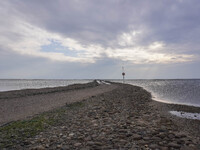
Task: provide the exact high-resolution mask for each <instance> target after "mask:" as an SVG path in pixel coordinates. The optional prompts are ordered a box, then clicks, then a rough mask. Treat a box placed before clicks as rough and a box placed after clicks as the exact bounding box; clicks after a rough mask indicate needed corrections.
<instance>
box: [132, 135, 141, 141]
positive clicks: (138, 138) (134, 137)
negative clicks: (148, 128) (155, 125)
mask: <svg viewBox="0 0 200 150" xmlns="http://www.w3.org/2000/svg"><path fill="white" fill-rule="evenodd" d="M132 137H133V140H141V139H142V136H141V135H138V134H133V136H132Z"/></svg>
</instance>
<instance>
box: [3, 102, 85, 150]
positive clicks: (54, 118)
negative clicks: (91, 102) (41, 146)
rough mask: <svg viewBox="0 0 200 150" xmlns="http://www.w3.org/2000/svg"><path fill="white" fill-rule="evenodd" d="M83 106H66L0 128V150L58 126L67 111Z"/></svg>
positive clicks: (74, 104)
mask: <svg viewBox="0 0 200 150" xmlns="http://www.w3.org/2000/svg"><path fill="white" fill-rule="evenodd" d="M84 105H85V104H84V103H83V102H75V103H72V104H66V106H65V107H61V108H59V109H56V110H53V111H50V112H44V113H42V114H39V115H37V116H35V117H33V118H32V119H28V120H20V121H15V122H11V123H9V124H7V125H5V126H2V127H0V149H2V148H10V147H12V146H14V145H16V144H19V143H20V144H21V143H24V142H25V140H26V139H27V138H30V137H33V136H35V135H37V134H38V133H40V132H42V131H44V130H45V129H47V128H48V127H51V126H54V125H56V124H58V123H59V120H62V119H63V117H64V115H63V114H64V113H65V112H66V111H67V110H72V109H78V108H80V107H83V106H84Z"/></svg>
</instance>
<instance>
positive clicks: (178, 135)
mask: <svg viewBox="0 0 200 150" xmlns="http://www.w3.org/2000/svg"><path fill="white" fill-rule="evenodd" d="M108 86H109V85H108ZM151 101H152V100H151V94H150V93H148V92H147V91H145V90H144V89H142V88H140V87H135V86H131V85H125V84H124V85H122V84H118V88H116V89H114V90H113V91H110V92H106V93H103V94H99V95H97V96H92V97H90V98H88V99H85V100H83V101H82V103H84V106H82V107H78V108H74V109H70V108H68V106H67V105H66V106H65V109H66V112H65V114H63V115H62V116H61V117H60V119H59V121H58V122H57V124H56V125H55V126H52V127H51V128H49V129H47V130H45V131H43V132H41V133H40V134H38V135H37V136H35V137H31V138H28V139H26V140H25V141H24V143H20V144H18V145H15V146H14V147H13V149H31V150H44V149H60V150H71V149H77V150H88V149H95V150H98V149H99V150H102V149H105V150H107V149H113V150H114V149H120V150H126V149H131V150H137V149H138V150H140V149H146V150H151V149H152V150H177V149H178V150H179V149H180V150H190V149H191V150H197V149H200V142H199V139H195V138H194V137H191V136H188V135H187V134H186V133H182V132H181V131H180V130H179V128H178V126H177V125H176V124H175V123H174V122H173V121H172V120H170V118H167V117H165V116H162V115H161V114H160V113H159V110H158V109H156V108H155V107H153V106H152V105H150V103H151Z"/></svg>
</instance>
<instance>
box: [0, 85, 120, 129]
mask: <svg viewBox="0 0 200 150" xmlns="http://www.w3.org/2000/svg"><path fill="white" fill-rule="evenodd" d="M90 84H91V83H89V84H88V85H89V86H85V85H84V88H83V87H82V85H72V86H68V87H62V88H60V87H58V88H49V89H48V88H44V89H39V90H20V91H13V92H2V93H0V98H1V99H0V125H3V124H5V123H8V122H11V121H15V120H19V119H25V118H27V117H29V116H33V115H35V114H38V113H41V112H44V111H48V110H51V109H53V108H56V107H60V106H63V105H65V104H66V103H73V102H77V101H80V100H83V99H85V98H88V97H91V96H95V95H98V94H101V93H104V92H107V91H111V90H113V89H115V88H116V87H117V85H112V84H111V85H107V84H101V85H99V86H97V84H96V83H92V84H93V85H92V86H90ZM85 87H86V88H85ZM13 95H14V97H13Z"/></svg>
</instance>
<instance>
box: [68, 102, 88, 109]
mask: <svg viewBox="0 0 200 150" xmlns="http://www.w3.org/2000/svg"><path fill="white" fill-rule="evenodd" d="M84 105H85V104H84V103H83V102H75V103H71V104H66V107H68V108H69V109H76V108H80V107H83V106H84Z"/></svg>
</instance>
